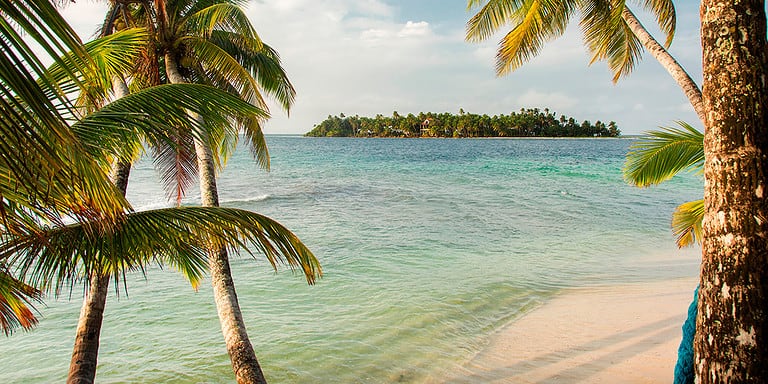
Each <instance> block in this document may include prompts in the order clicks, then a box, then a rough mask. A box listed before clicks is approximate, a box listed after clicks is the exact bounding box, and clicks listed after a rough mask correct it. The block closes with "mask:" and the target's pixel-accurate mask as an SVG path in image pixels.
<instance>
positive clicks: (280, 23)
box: [66, 0, 701, 133]
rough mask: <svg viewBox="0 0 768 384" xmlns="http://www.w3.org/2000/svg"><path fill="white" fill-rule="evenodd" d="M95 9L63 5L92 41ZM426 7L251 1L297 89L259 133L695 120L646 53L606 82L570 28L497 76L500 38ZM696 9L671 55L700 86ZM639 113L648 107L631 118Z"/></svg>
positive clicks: (376, 0) (637, 127)
mask: <svg viewBox="0 0 768 384" xmlns="http://www.w3.org/2000/svg"><path fill="white" fill-rule="evenodd" d="M100 7H103V5H101V4H94V3H89V2H83V1H78V2H77V3H76V4H75V5H72V6H70V7H68V8H67V10H66V12H68V14H67V16H66V17H67V19H68V20H70V21H74V22H75V23H76V24H77V25H79V27H78V31H80V33H81V36H84V37H88V36H91V34H92V32H93V31H95V30H96V25H97V24H98V22H99V21H100V20H101V19H102V17H101V15H103V12H104V11H103V10H102V9H104V8H100ZM425 7H426V6H425V5H423V4H420V2H412V1H406V0H280V1H266V0H264V1H252V2H250V3H249V5H248V8H247V10H246V12H247V14H248V15H249V17H250V19H251V21H252V23H253V24H254V26H255V27H256V30H257V31H258V32H259V35H260V36H261V37H262V39H264V41H266V42H267V43H269V44H270V45H271V46H272V47H274V48H275V49H276V50H277V51H278V52H279V53H280V56H281V58H282V62H283V65H284V67H285V69H286V71H287V73H288V75H289V77H290V79H291V81H292V82H293V83H294V85H295V86H296V89H297V92H298V95H297V101H296V104H295V106H294V107H293V109H292V110H291V117H290V119H288V118H287V117H286V116H285V115H284V114H283V113H282V112H281V111H280V109H279V108H278V107H272V115H273V118H272V119H271V120H270V121H269V122H268V123H267V125H266V128H265V129H266V132H267V133H304V132H307V131H308V130H310V129H311V128H312V125H313V124H316V123H319V122H320V121H321V120H322V119H324V118H325V117H326V116H327V115H328V114H337V113H340V112H344V113H345V114H347V115H354V114H361V115H369V114H370V115H374V114H376V113H384V114H390V113H391V112H392V111H393V110H398V112H400V113H409V112H413V113H416V112H420V111H424V112H426V111H435V112H444V111H448V112H457V111H458V110H459V108H464V109H465V110H467V111H471V112H473V113H488V114H497V113H509V112H511V111H517V110H519V109H520V108H533V107H539V108H550V110H552V111H555V112H557V113H558V114H567V115H569V116H573V117H574V118H577V119H580V120H583V119H589V120H592V121H594V120H597V119H600V120H604V121H609V120H615V121H617V123H619V125H620V127H621V129H622V131H623V132H625V133H633V132H634V133H637V132H641V131H644V130H647V129H650V128H653V127H656V126H659V125H669V124H670V123H671V122H672V121H674V120H679V119H683V120H686V121H689V120H690V121H691V122H694V121H696V120H697V119H696V115H695V114H694V113H693V112H692V111H691V110H690V108H689V107H687V100H686V99H685V96H684V95H683V94H682V92H680V91H679V90H678V89H677V88H676V85H675V84H674V82H673V81H672V80H671V79H670V78H669V76H668V75H667V74H666V72H664V70H663V69H662V68H661V66H660V65H658V64H657V63H655V62H654V61H653V59H652V58H651V57H650V56H648V55H645V60H644V61H643V62H641V63H640V65H639V66H638V68H637V69H636V70H635V71H634V73H632V75H631V76H629V77H628V78H626V79H622V80H621V81H620V82H619V83H618V84H617V85H614V84H613V83H612V82H611V75H610V73H608V70H607V69H606V65H605V64H604V63H596V64H595V65H593V66H591V67H589V66H587V63H588V62H589V56H588V55H587V54H586V53H585V52H586V50H585V49H584V47H583V43H582V39H581V34H580V32H579V28H578V26H574V25H572V26H570V27H569V28H568V31H567V32H566V34H565V35H564V36H563V37H561V38H559V39H558V40H556V41H554V42H549V43H547V44H546V45H545V48H544V49H543V51H542V52H541V54H540V55H539V56H538V57H537V58H534V59H532V60H531V61H530V62H529V63H526V64H525V65H524V66H523V67H522V68H520V69H519V70H517V71H515V72H514V73H512V74H510V75H508V76H505V77H502V78H497V77H496V76H495V73H494V63H495V54H496V45H497V44H498V41H499V39H500V38H501V33H500V34H499V35H498V36H495V37H493V38H491V39H489V40H487V41H484V42H482V43H467V42H465V41H464V27H465V23H466V21H467V19H468V18H469V17H471V14H467V13H464V12H463V8H464V7H463V6H462V5H461V4H448V3H447V2H446V4H445V6H444V7H437V6H435V7H433V8H432V9H425ZM449 7H458V9H457V10H456V9H453V8H449ZM689 8H690V9H689ZM695 8H696V6H695V4H694V5H690V6H689V5H687V3H685V2H683V3H681V5H680V9H681V10H680V12H678V13H679V14H680V15H682V16H681V18H680V19H679V20H678V21H679V22H678V28H677V36H679V37H681V39H680V40H676V41H675V43H674V44H673V49H677V51H678V52H680V53H677V55H678V58H679V59H681V60H682V61H683V65H685V66H686V67H687V68H689V69H692V70H693V72H694V73H693V76H694V78H697V77H700V74H697V73H700V72H697V71H700V67H701V64H700V50H699V49H698V45H697V44H698V43H697V42H696V36H697V32H696V31H697V28H698V23H696V18H695V17H691V18H687V16H685V15H684V12H694V11H695ZM689 19H690V20H689ZM673 54H676V53H675V52H673ZM635 105H643V106H644V109H642V110H635V109H634V106H635ZM684 105H686V107H683V106H684Z"/></svg>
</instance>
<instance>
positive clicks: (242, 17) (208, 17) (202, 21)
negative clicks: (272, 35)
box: [183, 2, 261, 43]
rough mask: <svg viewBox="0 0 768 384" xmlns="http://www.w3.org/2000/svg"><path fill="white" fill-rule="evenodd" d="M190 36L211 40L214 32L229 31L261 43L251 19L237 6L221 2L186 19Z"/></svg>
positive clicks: (186, 26)
mask: <svg viewBox="0 0 768 384" xmlns="http://www.w3.org/2000/svg"><path fill="white" fill-rule="evenodd" d="M183 27H184V28H185V29H186V30H187V31H188V32H189V33H190V34H192V35H196V36H200V37H204V38H206V39H207V38H209V37H210V36H211V33H213V31H216V30H219V31H227V32H233V33H236V34H238V35H241V36H244V37H247V38H249V39H254V40H255V41H257V42H259V43H260V42H261V39H260V38H259V35H258V34H257V33H256V30H255V29H254V28H253V25H252V24H251V21H250V19H248V16H247V15H246V14H245V12H244V11H243V10H242V8H240V7H239V6H237V5H236V4H230V3H226V2H219V3H216V4H213V5H210V6H208V7H206V8H204V9H201V10H199V11H197V12H195V13H194V14H192V15H190V16H189V17H187V18H186V20H185V22H184V26H183Z"/></svg>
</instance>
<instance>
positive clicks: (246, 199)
mask: <svg viewBox="0 0 768 384" xmlns="http://www.w3.org/2000/svg"><path fill="white" fill-rule="evenodd" d="M270 198H272V195H270V194H268V193H265V194H263V195H257V196H252V197H243V198H239V199H238V198H235V199H226V200H222V203H223V204H241V203H255V202H259V201H266V200H269V199H270Z"/></svg>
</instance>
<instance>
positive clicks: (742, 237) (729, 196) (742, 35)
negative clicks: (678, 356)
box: [694, 0, 768, 384]
mask: <svg viewBox="0 0 768 384" xmlns="http://www.w3.org/2000/svg"><path fill="white" fill-rule="evenodd" d="M765 36H766V16H765V4H764V2H763V1H758V0H746V1H740V2H734V1H731V0H728V1H725V0H704V1H702V3H701V42H702V48H703V52H702V53H703V55H702V57H703V63H702V64H703V74H704V85H703V95H704V106H705V107H706V110H707V122H706V128H707V129H706V132H705V134H704V155H705V162H704V177H705V179H706V181H707V182H706V183H705V187H704V188H705V189H704V204H705V209H706V214H705V216H704V223H703V228H702V229H703V243H702V254H703V255H702V256H703V257H702V266H701V288H700V292H699V306H698V313H699V315H698V317H697V321H696V336H695V339H694V352H695V364H694V366H695V369H696V382H697V383H699V382H700V383H703V384H707V383H756V382H764V380H765V379H766V378H768V311H766V308H768V267H766V266H768V199H767V198H766V194H767V193H768V191H766V187H767V186H768V109H767V108H768V84H766V82H765V75H766V68H768V57H767V56H768V52H766V48H768V47H767V45H768V44H767V43H766V37H765Z"/></svg>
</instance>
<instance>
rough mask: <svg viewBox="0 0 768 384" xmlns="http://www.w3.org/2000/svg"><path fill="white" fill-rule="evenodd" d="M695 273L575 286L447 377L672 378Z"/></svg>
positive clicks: (461, 379) (523, 379)
mask: <svg viewBox="0 0 768 384" xmlns="http://www.w3.org/2000/svg"><path fill="white" fill-rule="evenodd" d="M696 284H697V281H696V280H695V279H693V278H690V279H680V280H672V281H664V282H654V283H641V284H632V285H625V286H617V287H598V288H583V289H575V290H570V291H567V292H565V293H563V294H562V295H560V296H558V297H555V298H554V299H553V300H551V301H550V302H548V303H546V304H545V305H543V306H542V307H540V308H537V309H535V310H533V311H532V312H530V313H528V314H526V315H524V316H523V317H521V318H520V319H518V320H516V321H514V322H512V323H510V324H509V325H508V326H507V327H505V328H503V329H502V330H501V331H500V332H499V333H498V334H497V335H494V336H493V337H492V338H491V341H490V343H489V345H488V346H487V348H485V349H484V350H482V351H481V352H480V353H479V354H478V355H477V356H475V357H474V358H473V359H472V360H471V361H470V362H468V363H467V364H466V365H465V366H464V367H462V368H461V369H460V370H459V371H458V372H457V373H456V374H455V376H452V377H453V378H452V379H450V380H447V382H448V383H671V382H672V378H673V375H674V365H675V361H676V359H677V348H678V345H679V343H680V338H681V335H682V329H681V327H682V324H683V322H684V321H685V318H686V314H687V309H688V305H689V304H690V302H691V299H692V297H693V290H694V288H695V287H696Z"/></svg>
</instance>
